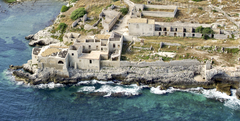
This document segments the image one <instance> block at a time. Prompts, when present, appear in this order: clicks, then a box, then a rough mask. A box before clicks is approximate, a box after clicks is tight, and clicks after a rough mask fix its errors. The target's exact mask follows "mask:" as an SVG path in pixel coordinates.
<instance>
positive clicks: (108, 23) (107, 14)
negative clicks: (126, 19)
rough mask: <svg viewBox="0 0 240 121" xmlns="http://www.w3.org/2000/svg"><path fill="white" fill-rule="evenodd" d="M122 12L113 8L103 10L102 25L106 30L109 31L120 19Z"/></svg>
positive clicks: (101, 15)
mask: <svg viewBox="0 0 240 121" xmlns="http://www.w3.org/2000/svg"><path fill="white" fill-rule="evenodd" d="M120 15H121V13H120V12H118V11H115V10H112V9H107V10H103V11H102V13H101V14H100V17H101V18H102V26H103V28H104V30H105V31H106V32H109V31H110V30H111V29H112V27H113V26H114V25H115V23H116V22H117V20H118V19H119V17H120Z"/></svg>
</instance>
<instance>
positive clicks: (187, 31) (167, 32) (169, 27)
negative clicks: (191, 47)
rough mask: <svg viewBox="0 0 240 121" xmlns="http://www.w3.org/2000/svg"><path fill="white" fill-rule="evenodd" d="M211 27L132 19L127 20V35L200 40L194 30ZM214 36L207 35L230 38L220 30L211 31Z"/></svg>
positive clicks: (199, 35) (199, 34)
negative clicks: (195, 38)
mask: <svg viewBox="0 0 240 121" xmlns="http://www.w3.org/2000/svg"><path fill="white" fill-rule="evenodd" d="M199 26H202V27H211V24H192V23H174V22H173V23H172V22H155V21H154V20H152V19H147V18H132V19H129V20H128V29H129V35H134V36H172V37H197V38H201V37H202V34H201V33H197V32H196V28H197V27H199ZM213 31H214V32H215V34H213V35H208V36H209V37H212V38H216V39H226V38H229V37H231V36H230V34H229V33H226V32H225V31H223V30H220V29H213Z"/></svg>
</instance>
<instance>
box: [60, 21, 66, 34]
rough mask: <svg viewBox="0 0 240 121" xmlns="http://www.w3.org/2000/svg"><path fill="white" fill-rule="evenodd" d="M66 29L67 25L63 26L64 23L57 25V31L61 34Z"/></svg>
mask: <svg viewBox="0 0 240 121" xmlns="http://www.w3.org/2000/svg"><path fill="white" fill-rule="evenodd" d="M66 28H67V24H65V23H60V24H59V25H58V30H60V31H61V33H63V32H64V31H65V30H66Z"/></svg>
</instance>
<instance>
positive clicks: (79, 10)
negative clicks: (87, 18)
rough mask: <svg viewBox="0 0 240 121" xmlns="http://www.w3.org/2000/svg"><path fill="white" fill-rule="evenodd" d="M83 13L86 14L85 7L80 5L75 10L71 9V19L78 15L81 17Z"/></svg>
mask: <svg viewBox="0 0 240 121" xmlns="http://www.w3.org/2000/svg"><path fill="white" fill-rule="evenodd" d="M84 14H86V10H85V8H83V7H81V8H78V9H77V10H75V11H73V12H72V14H71V19H72V20H76V19H78V18H80V17H83V16H84Z"/></svg>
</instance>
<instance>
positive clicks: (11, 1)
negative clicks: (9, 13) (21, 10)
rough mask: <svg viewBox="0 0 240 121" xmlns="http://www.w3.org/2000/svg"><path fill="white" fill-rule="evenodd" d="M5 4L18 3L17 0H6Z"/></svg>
mask: <svg viewBox="0 0 240 121" xmlns="http://www.w3.org/2000/svg"><path fill="white" fill-rule="evenodd" d="M4 1H5V2H8V3H13V2H16V0H4Z"/></svg>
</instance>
